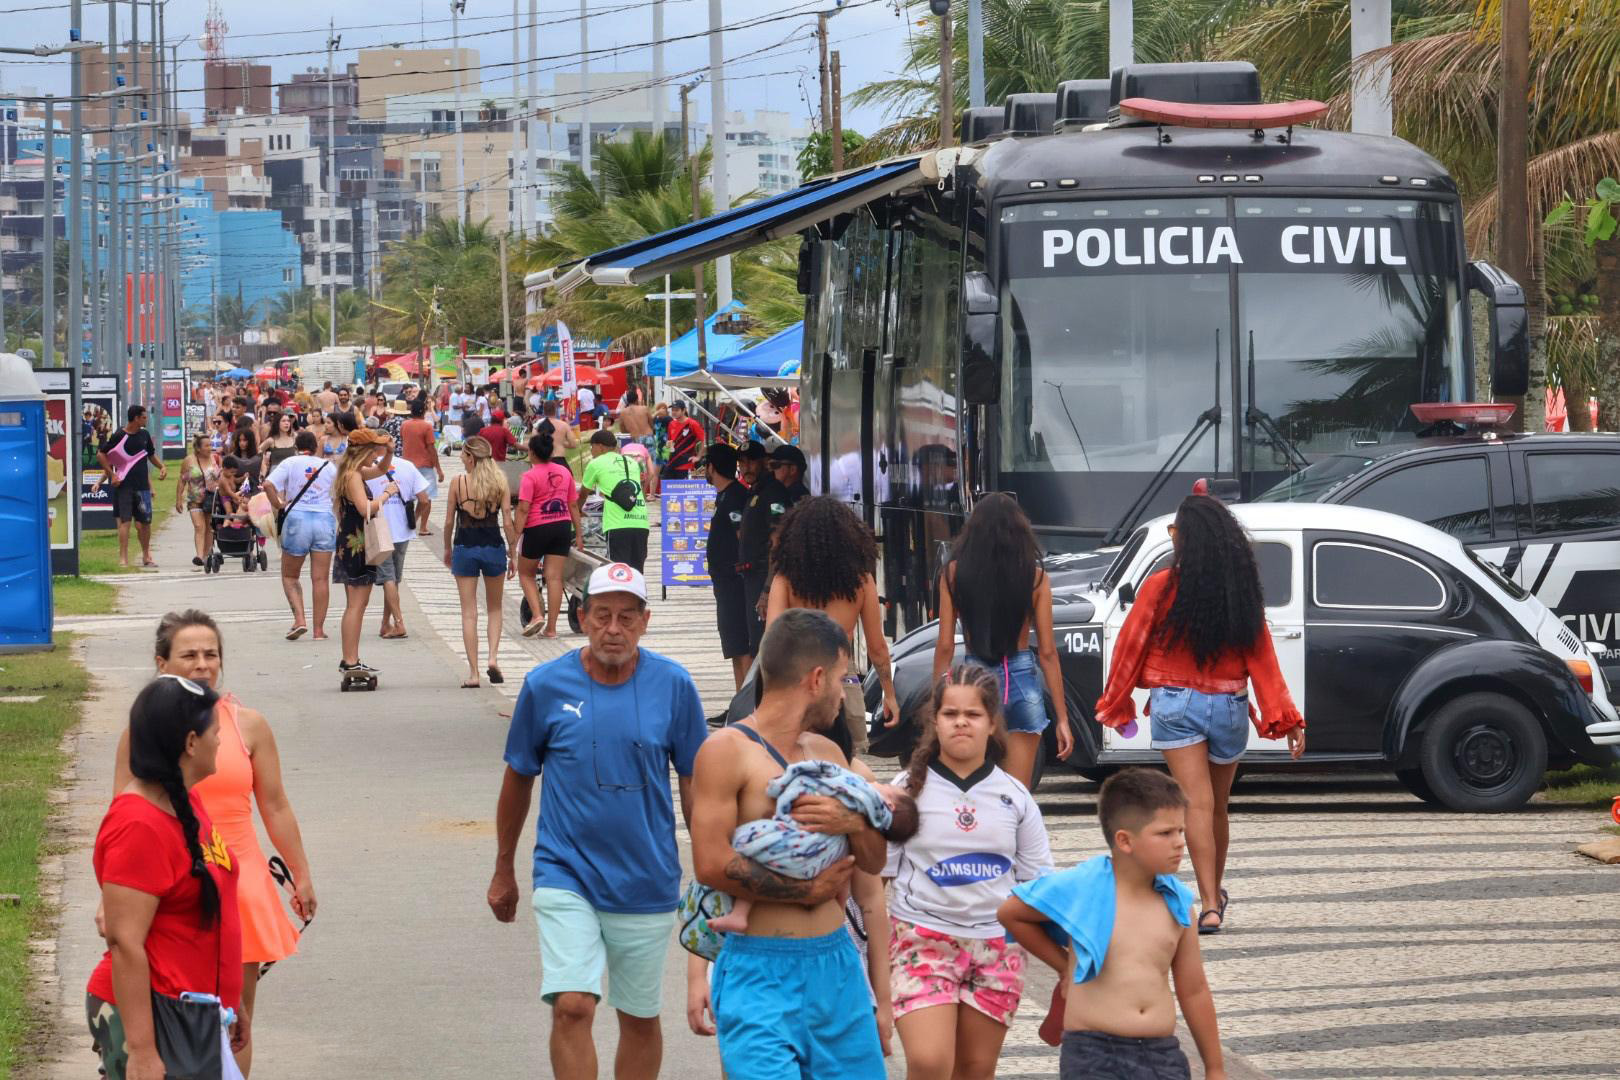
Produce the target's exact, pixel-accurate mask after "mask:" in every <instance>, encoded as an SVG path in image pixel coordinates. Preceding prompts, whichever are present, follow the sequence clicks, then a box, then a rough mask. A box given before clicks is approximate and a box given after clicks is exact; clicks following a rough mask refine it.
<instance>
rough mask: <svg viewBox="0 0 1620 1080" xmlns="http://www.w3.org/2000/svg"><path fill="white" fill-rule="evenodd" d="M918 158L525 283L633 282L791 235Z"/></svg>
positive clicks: (918, 177) (899, 181)
mask: <svg viewBox="0 0 1620 1080" xmlns="http://www.w3.org/2000/svg"><path fill="white" fill-rule="evenodd" d="M923 157H924V155H921V154H916V155H912V156H910V157H905V158H899V159H897V160H894V161H885V162H882V163H881V164H878V165H872V166H870V167H868V168H865V169H861V170H859V171H856V172H847V173H844V174H842V175H839V176H834V177H829V178H827V179H824V180H816V181H813V182H811V183H808V184H805V185H804V186H803V187H799V188H795V189H794V190H792V191H788V192H784V193H783V194H781V195H775V196H772V197H771V198H768V199H760V200H758V201H757V202H751V203H749V204H747V205H746V206H739V207H735V208H733V209H731V210H728V211H726V212H725V213H723V214H715V215H714V216H713V217H709V218H704V219H703V220H702V221H695V222H692V223H691V224H688V225H681V226H679V227H677V228H674V229H668V230H665V231H664V232H661V233H657V234H655V235H653V236H646V237H642V238H641V239H640V240H635V241H632V242H631V243H628V244H622V245H620V246H619V247H616V248H610V249H608V250H607V251H601V252H598V253H596V254H595V255H592V256H590V257H589V258H587V259H585V260H584V261H583V262H575V263H572V264H568V265H566V266H558V267H554V268H552V269H550V270H541V271H539V272H537V273H534V274H530V275H529V276H528V277H526V278H525V279H524V284H525V285H527V286H528V287H529V288H531V289H535V288H543V287H546V286H550V285H558V286H563V285H572V284H577V283H578V282H580V281H582V280H584V279H586V278H588V279H589V280H591V281H593V282H595V283H596V284H598V285H640V284H642V283H644V282H648V281H651V280H653V279H654V278H657V277H661V276H662V275H664V274H668V273H672V272H674V271H676V270H680V269H684V268H685V267H688V266H692V265H694V264H696V263H700V262H708V261H710V260H712V259H718V258H720V257H722V256H725V255H730V254H732V253H734V252H737V251H740V250H742V249H743V248H746V247H752V246H753V245H755V244H759V243H763V242H765V241H767V240H777V239H780V238H781V237H784V236H792V235H793V234H794V233H796V232H799V231H800V230H802V229H806V228H808V227H810V226H811V225H814V224H816V223H817V222H821V221H826V220H827V219H828V218H831V217H836V216H837V215H839V214H842V213H845V212H847V211H849V210H853V209H855V208H856V207H858V206H864V205H865V204H866V203H869V202H872V201H873V200H875V199H880V198H882V197H883V196H885V195H889V194H892V193H893V192H896V191H899V190H900V189H901V188H904V187H908V186H910V185H912V184H916V183H920V182H921V181H922V179H923V170H922V169H921V164H922V161H923Z"/></svg>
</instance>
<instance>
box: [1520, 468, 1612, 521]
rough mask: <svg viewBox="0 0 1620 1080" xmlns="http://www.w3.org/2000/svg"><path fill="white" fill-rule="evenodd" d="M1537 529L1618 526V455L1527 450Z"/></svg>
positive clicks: (1532, 509)
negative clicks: (1529, 452)
mask: <svg viewBox="0 0 1620 1080" xmlns="http://www.w3.org/2000/svg"><path fill="white" fill-rule="evenodd" d="M1525 466H1526V468H1528V469H1529V472H1530V516H1531V521H1532V522H1533V523H1534V525H1533V528H1534V531H1536V532H1538V533H1559V532H1577V531H1579V530H1582V529H1614V528H1620V454H1604V453H1587V454H1566V453H1558V452H1552V453H1538V454H1526V455H1525Z"/></svg>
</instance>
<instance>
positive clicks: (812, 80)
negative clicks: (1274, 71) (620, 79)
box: [0, 0, 935, 132]
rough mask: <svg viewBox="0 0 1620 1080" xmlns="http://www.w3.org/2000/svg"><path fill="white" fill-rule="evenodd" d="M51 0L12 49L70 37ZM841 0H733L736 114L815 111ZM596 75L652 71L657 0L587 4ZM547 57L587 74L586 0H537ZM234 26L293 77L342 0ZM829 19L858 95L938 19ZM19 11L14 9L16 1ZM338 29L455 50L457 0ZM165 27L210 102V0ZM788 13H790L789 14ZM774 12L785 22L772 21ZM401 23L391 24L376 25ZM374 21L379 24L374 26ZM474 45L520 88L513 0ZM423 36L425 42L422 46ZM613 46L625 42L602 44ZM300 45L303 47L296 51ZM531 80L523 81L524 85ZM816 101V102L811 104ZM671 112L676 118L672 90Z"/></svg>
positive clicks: (697, 32) (871, 121)
mask: <svg viewBox="0 0 1620 1080" xmlns="http://www.w3.org/2000/svg"><path fill="white" fill-rule="evenodd" d="M49 2H50V0H0V23H3V24H4V26H5V34H4V36H5V38H6V39H7V42H6V43H7V44H8V45H33V44H36V43H56V42H61V41H63V40H65V39H66V38H67V26H68V6H67V4H65V3H59V4H57V5H55V6H52V7H47V9H46V10H43V11H24V10H18V9H21V8H27V7H40V6H44V5H47V4H48V3H49ZM831 3H832V0H820V2H815V0H722V4H723V8H724V12H723V19H724V24H725V25H733V24H737V23H742V22H761V25H755V26H750V27H747V28H739V29H734V30H731V31H728V32H727V33H726V34H725V55H726V57H727V59H728V65H727V66H728V73H727V87H726V88H727V99H728V108H729V109H731V110H736V109H743V110H744V111H747V110H751V109H756V108H769V109H778V110H783V111H787V112H791V113H793V114H795V115H796V116H799V117H802V118H808V117H809V116H810V114H811V111H812V108H813V107H814V106H815V104H816V103H817V101H818V96H819V91H818V89H817V58H816V43H815V38H814V35H813V33H812V30H813V29H814V26H815V18H814V14H813V13H814V12H815V11H816V10H817V9H818V8H826V7H829V6H831ZM588 5H589V10H590V11H591V12H592V17H591V18H590V20H589V33H590V48H591V51H592V54H593V55H592V60H591V69H592V70H593V71H650V70H651V69H652V51H651V49H650V48H648V47H647V46H646V44H645V43H646V42H648V41H650V40H651V38H652V4H651V2H650V0H588ZM537 6H538V10H539V16H538V20H537V21H538V22H539V23H540V27H539V41H540V49H539V51H540V54H541V57H542V59H541V60H540V61H539V69H540V70H539V81H540V85H541V87H542V88H545V87H547V86H549V85H550V79H551V75H552V72H553V71H555V70H569V71H573V70H577V69H578V63H579V57H578V50H579V32H580V24H579V5H578V4H577V3H570V2H568V0H538V4H537ZM222 7H223V11H224V16H225V20H226V22H227V23H228V24H229V26H230V30H229V32H228V33H227V35H226V37H225V55H226V56H227V57H229V58H234V59H251V60H253V61H254V62H257V63H269V64H270V65H271V66H272V68H273V70H274V74H275V77H276V78H277V79H278V80H279V79H285V78H286V77H287V76H289V75H291V74H292V73H294V72H298V71H303V70H305V69H306V68H308V67H311V66H316V67H324V65H325V63H326V55H325V49H326V36H327V31H326V20H327V19H328V18H329V17H330V13H331V12H332V11H333V9H334V5H333V4H332V3H331V2H330V0H326V2H322V3H316V2H315V0H271V2H269V3H265V2H262V0H260V2H256V3H248V2H244V0H222ZM844 7H845V10H843V11H841V12H840V13H839V14H838V15H837V16H836V17H835V18H833V19H832V20H831V23H830V26H831V33H830V37H831V47H832V48H834V49H838V50H839V51H840V52H841V54H842V58H843V87H844V91H845V94H846V95H847V94H848V93H850V92H851V91H853V90H855V89H856V88H857V87H859V86H861V85H862V84H863V83H865V82H869V81H873V80H875V79H881V78H887V77H889V76H891V75H893V74H896V73H897V69H898V67H899V65H900V63H901V62H902V59H903V57H904V56H905V54H906V42H907V38H908V36H909V35H911V34H919V33H933V32H935V31H934V26H933V23H932V20H928V25H927V26H922V25H918V23H917V19H918V18H919V16H918V15H917V14H916V13H915V12H912V13H911V15H910V18H909V19H908V18H907V17H904V16H901V15H899V14H897V13H896V10H895V3H894V0H848V2H847V3H846V4H845V5H844ZM8 9H9V10H8ZM83 9H84V37H85V38H86V39H87V40H91V41H103V40H105V39H106V36H107V8H106V5H105V4H102V3H89V2H86V3H85V4H84V5H83ZM140 10H141V12H142V15H141V38H142V40H143V41H144V40H145V39H146V38H147V37H148V33H147V23H148V12H149V10H150V9H149V5H148V4H146V3H142V4H141V6H140ZM340 11H341V14H339V15H338V17H337V23H338V25H337V30H338V33H339V34H340V35H341V36H342V46H341V48H340V50H339V58H340V61H341V60H343V59H349V60H352V59H353V58H354V54H355V50H357V49H359V48H368V47H386V46H390V45H399V46H403V47H407V48H411V47H447V46H448V45H449V44H450V34H451V28H450V22H449V2H448V0H434V2H433V3H427V2H425V0H403V2H401V0H387V2H383V3H370V4H353V5H341V6H340ZM166 12H167V15H166V29H167V35H168V40H169V41H170V42H176V41H180V40H181V39H182V38H184V39H185V40H184V43H183V44H181V45H180V53H179V55H180V59H181V74H180V78H179V80H178V82H179V86H180V89H181V91H182V93H181V98H180V103H181V107H182V108H189V109H192V110H193V111H194V112H196V113H198V114H200V112H201V109H202V93H201V90H200V88H201V86H202V69H201V60H202V49H201V46H200V45H199V39H200V38H201V37H202V34H203V22H204V19H205V18H206V12H207V0H169V3H168V5H167V8H166ZM119 16H120V17H119V36H120V38H121V39H126V38H127V37H128V33H129V30H128V17H129V5H128V4H120V5H119ZM520 16H521V20H520V21H521V22H522V23H523V24H524V26H525V29H524V31H523V33H522V45H523V47H524V48H526V47H527V39H528V33H527V29H526V27H527V23H528V21H529V20H528V0H521V2H520ZM780 16H790V17H785V18H784V17H780ZM762 20H773V21H768V22H763V21H762ZM380 23H388V24H391V25H387V26H379V25H376V24H380ZM367 24H369V25H367ZM708 25H709V4H708V0H666V2H665V4H664V34H665V37H666V39H678V38H686V40H671V41H670V43H669V44H668V45H667V46H666V48H665V68H666V71H667V72H668V73H669V74H671V75H674V74H676V73H679V72H683V71H687V70H689V69H692V68H698V67H706V66H707V64H708V56H709V51H708V50H709V46H708V37H707V35H706V34H705V33H704V31H706V30H707V28H708ZM461 30H462V44H463V45H464V46H465V47H468V48H476V49H478V51H479V53H480V60H481V63H482V64H483V65H484V68H485V70H484V72H483V76H484V79H483V82H484V89H485V92H486V93H502V94H504V93H507V92H509V91H510V90H511V73H512V69H511V67H510V64H511V61H512V59H513V51H512V4H511V0H467V10H466V14H465V15H464V16H463V17H462V20H461ZM424 39H425V41H426V45H425V46H424V44H423V42H424ZM602 50H615V51H612V52H603V51H602ZM286 54H294V55H286ZM520 89H521V88H520ZM0 90H7V91H11V92H28V91H29V90H37V91H38V92H42V93H51V92H61V93H64V94H65V93H67V90H68V74H67V67H66V64H65V63H64V62H63V61H62V60H60V59H53V60H33V59H31V58H17V57H7V58H4V59H0ZM693 97H694V101H695V103H696V105H697V109H698V115H699V118H700V119H701V120H705V121H706V120H707V118H708V116H709V101H710V92H709V90H708V89H707V88H706V87H705V88H703V89H701V90H699V91H698V92H697V93H696V94H694V95H693ZM807 98H808V101H807V100H806V99H807ZM670 100H671V103H672V104H671V110H672V111H671V116H670V119H671V121H672V122H673V121H674V120H676V119H677V117H676V115H675V113H674V111H673V110H674V105H673V102H674V100H675V95H674V91H673V89H672V90H671V92H670ZM882 120H883V118H882V116H881V114H879V113H878V112H877V111H875V110H870V109H869V110H855V109H845V110H844V124H845V126H846V127H848V128H853V129H855V130H858V131H863V132H870V131H872V130H873V129H874V128H876V127H878V126H880V125H881V123H882Z"/></svg>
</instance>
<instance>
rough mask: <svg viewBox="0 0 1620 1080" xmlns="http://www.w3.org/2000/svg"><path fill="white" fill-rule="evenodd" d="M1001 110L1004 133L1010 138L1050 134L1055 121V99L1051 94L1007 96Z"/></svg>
mask: <svg viewBox="0 0 1620 1080" xmlns="http://www.w3.org/2000/svg"><path fill="white" fill-rule="evenodd" d="M1003 108H1004V109H1005V110H1006V114H1005V115H1006V120H1005V124H1006V133H1007V135H1008V136H1010V137H1011V138H1014V139H1023V138H1028V137H1029V136H1031V135H1050V134H1052V122H1053V121H1054V120H1055V119H1057V99H1056V98H1055V97H1053V96H1052V95H1051V94H1008V95H1007V100H1006V102H1005V103H1004V105H1003Z"/></svg>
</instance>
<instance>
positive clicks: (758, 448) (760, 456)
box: [742, 439, 769, 461]
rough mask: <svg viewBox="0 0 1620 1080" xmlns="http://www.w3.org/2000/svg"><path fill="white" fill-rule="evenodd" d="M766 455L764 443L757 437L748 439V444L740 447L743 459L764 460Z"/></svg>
mask: <svg viewBox="0 0 1620 1080" xmlns="http://www.w3.org/2000/svg"><path fill="white" fill-rule="evenodd" d="M768 456H769V455H767V454H766V453H765V444H764V443H762V442H760V441H759V440H758V439H749V440H748V445H747V446H745V447H743V449H742V459H743V460H744V461H764V460H765V459H766V457H768Z"/></svg>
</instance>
